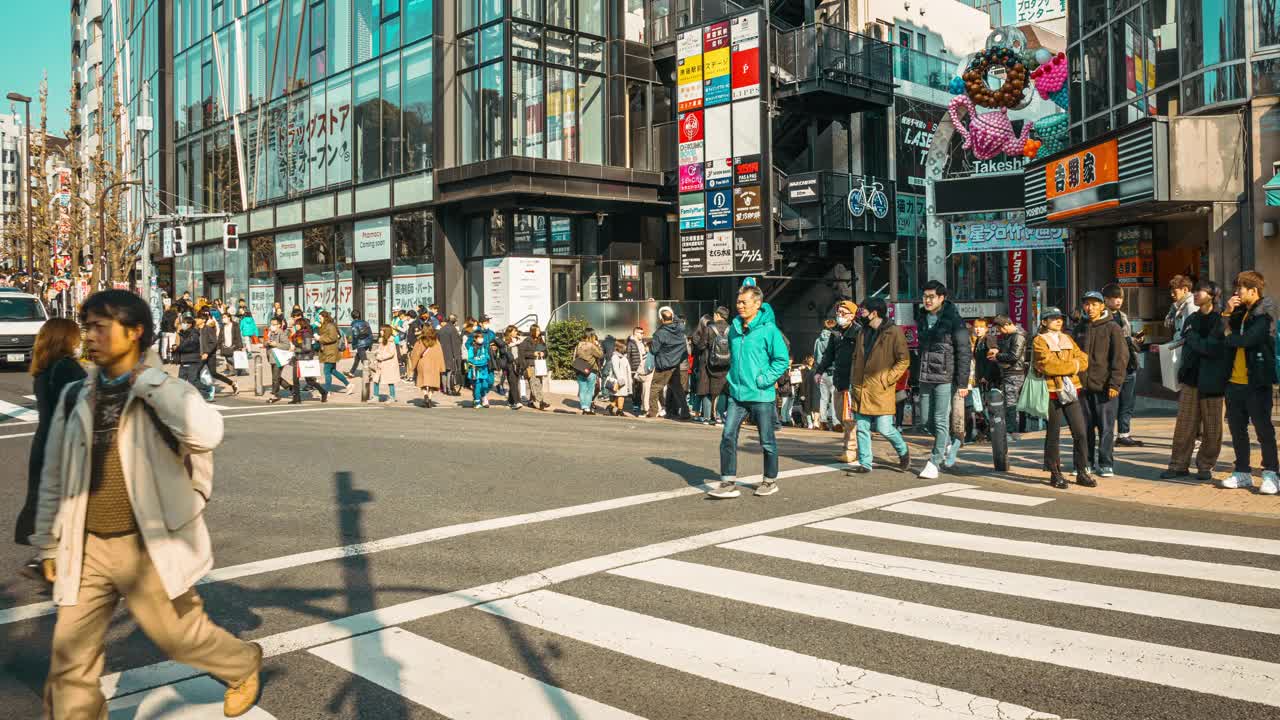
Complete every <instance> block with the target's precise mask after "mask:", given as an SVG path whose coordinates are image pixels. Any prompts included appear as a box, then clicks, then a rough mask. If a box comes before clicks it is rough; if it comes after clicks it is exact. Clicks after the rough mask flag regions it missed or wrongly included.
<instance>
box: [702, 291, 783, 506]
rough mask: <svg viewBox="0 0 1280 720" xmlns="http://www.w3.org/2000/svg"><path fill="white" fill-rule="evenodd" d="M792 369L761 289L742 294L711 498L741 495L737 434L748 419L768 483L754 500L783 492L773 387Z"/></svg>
mask: <svg viewBox="0 0 1280 720" xmlns="http://www.w3.org/2000/svg"><path fill="white" fill-rule="evenodd" d="M790 365H791V353H790V351H789V350H788V349H787V341H786V338H784V337H782V331H781V330H779V329H778V326H777V325H776V324H775V323H774V321H773V308H771V307H769V306H768V305H767V304H765V303H764V295H763V294H761V292H760V288H758V287H756V286H754V285H744V286H743V287H742V289H741V290H739V291H738V317H736V318H734V320H733V326H732V327H731V328H729V380H728V390H729V407H728V409H727V410H726V411H725V416H724V434H723V435H721V436H720V483H719V484H718V485H716V486H715V487H714V488H712V490H711V492H710V493H708V494H709V495H710V496H711V497H713V498H721V499H725V498H736V497H738V495H739V492H738V486H737V483H735V482H734V480H735V478H736V477H737V474H738V430H739V429H740V428H741V427H742V421H743V420H745V419H746V418H747V416H748V415H750V416H751V420H752V421H753V422H754V423H755V424H756V427H757V428H758V429H759V431H760V448H761V449H762V450H763V451H764V480H763V481H762V482H761V483H760V485H759V486H757V487H756V493H755V494H756V495H761V496H763V495H772V494H774V493H776V492H778V443H777V441H776V440H775V439H774V434H773V433H774V426H775V425H776V424H777V418H778V416H777V412H776V411H775V410H774V403H775V400H776V399H777V393H776V392H775V391H774V383H776V382H778V379H779V378H781V377H782V374H783V373H785V372H786V371H787V368H788V367H789V366H790Z"/></svg>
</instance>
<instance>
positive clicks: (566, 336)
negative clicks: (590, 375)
mask: <svg viewBox="0 0 1280 720" xmlns="http://www.w3.org/2000/svg"><path fill="white" fill-rule="evenodd" d="M588 327H590V325H588V324H587V321H586V320H582V319H581V318H569V319H568V320H560V321H557V322H553V323H551V324H549V325H547V354H549V355H550V356H551V359H550V361H551V364H550V370H551V377H552V378H554V379H556V380H575V379H577V377H578V374H577V373H575V372H574V371H573V350H574V348H576V347H577V346H578V342H579V341H581V340H582V336H583V334H584V333H586V332H587V328H588Z"/></svg>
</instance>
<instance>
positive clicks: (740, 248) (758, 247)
mask: <svg viewBox="0 0 1280 720" xmlns="http://www.w3.org/2000/svg"><path fill="white" fill-rule="evenodd" d="M764 238H765V234H764V231H763V230H761V229H760V228H755V229H747V230H742V229H735V230H734V231H733V267H734V270H735V271H736V272H738V273H749V272H762V271H764V270H766V269H767V268H768V267H769V261H768V255H766V253H765V246H764Z"/></svg>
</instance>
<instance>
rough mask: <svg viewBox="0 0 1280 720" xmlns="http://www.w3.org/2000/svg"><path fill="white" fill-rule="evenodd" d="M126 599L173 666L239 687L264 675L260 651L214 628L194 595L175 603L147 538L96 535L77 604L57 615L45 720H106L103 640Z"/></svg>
mask: <svg viewBox="0 0 1280 720" xmlns="http://www.w3.org/2000/svg"><path fill="white" fill-rule="evenodd" d="M121 598H123V599H124V602H125V605H126V606H127V607H128V608H129V614H131V615H132V616H133V619H134V620H135V621H136V622H137V623H138V626H139V627H140V628H142V631H143V632H144V633H146V634H147V637H149V638H151V641H152V642H154V643H155V644H156V646H157V647H159V648H160V650H161V651H162V652H164V653H165V654H166V655H168V656H169V657H170V658H173V659H174V660H176V661H178V662H181V663H186V664H187V665H190V666H192V667H194V668H197V669H199V670H203V671H204V672H207V673H209V674H210V675H213V676H214V677H216V678H218V679H219V680H222V681H223V682H226V683H238V682H240V681H241V680H244V679H245V678H247V677H249V675H251V674H253V672H254V671H255V670H256V669H257V662H258V653H257V651H256V650H255V649H254V648H253V646H252V645H250V644H249V643H246V642H243V641H241V640H237V639H236V638H235V637H234V636H232V635H231V633H228V632H227V631H226V630H223V629H222V628H220V627H218V626H217V625H215V624H214V623H213V621H212V620H210V619H209V616H208V615H205V613H204V604H203V603H202V602H201V600H200V596H199V595H197V594H196V591H195V590H194V589H193V590H188V591H187V592H186V593H185V594H184V595H182V596H180V597H178V598H176V599H174V600H170V599H169V596H168V595H167V594H166V593H165V590H164V586H163V585H162V584H161V583H160V576H159V575H158V574H156V569H155V566H154V565H152V564H151V558H150V557H149V556H148V555H147V550H146V548H145V547H144V546H143V543H142V536H141V535H138V534H137V533H130V534H128V535H116V536H111V537H100V536H97V535H92V534H91V535H88V536H87V537H86V539H85V548H84V569H83V571H82V576H81V580H80V594H79V599H78V602H77V603H76V604H75V605H64V606H62V607H59V608H58V621H57V624H56V625H55V626H54V629H53V657H52V658H51V659H50V665H49V678H48V680H47V681H46V683H45V689H44V710H45V717H46V718H56V720H106V717H107V701H106V698H105V697H103V695H102V690H101V689H100V688H99V686H98V679H99V677H100V676H101V675H102V668H103V664H104V660H105V648H104V646H103V638H104V636H105V634H106V632H107V627H108V625H109V624H110V621H111V614H112V612H113V611H114V610H115V607H116V602H117V601H118V600H119V599H121Z"/></svg>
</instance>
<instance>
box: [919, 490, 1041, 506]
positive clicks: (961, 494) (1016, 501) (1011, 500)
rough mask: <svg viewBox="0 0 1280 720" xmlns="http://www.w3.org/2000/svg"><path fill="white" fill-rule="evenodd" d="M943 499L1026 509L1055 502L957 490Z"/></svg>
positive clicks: (1029, 496) (1036, 498)
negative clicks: (950, 498) (1000, 504)
mask: <svg viewBox="0 0 1280 720" xmlns="http://www.w3.org/2000/svg"><path fill="white" fill-rule="evenodd" d="M943 497H958V498H964V499H965V500H981V501H983V502H993V503H1003V504H1005V505H1023V506H1025V507H1035V506H1037V505H1043V504H1045V503H1049V502H1053V498H1051V497H1036V496H1035V495H1015V494H1013V493H1002V492H991V491H990V490H957V491H955V492H951V493H947V494H946V495H944V496H943Z"/></svg>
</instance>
